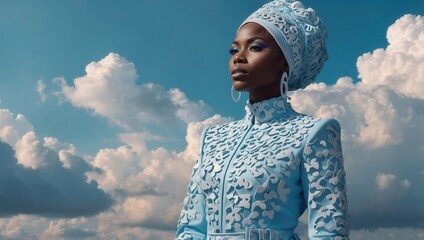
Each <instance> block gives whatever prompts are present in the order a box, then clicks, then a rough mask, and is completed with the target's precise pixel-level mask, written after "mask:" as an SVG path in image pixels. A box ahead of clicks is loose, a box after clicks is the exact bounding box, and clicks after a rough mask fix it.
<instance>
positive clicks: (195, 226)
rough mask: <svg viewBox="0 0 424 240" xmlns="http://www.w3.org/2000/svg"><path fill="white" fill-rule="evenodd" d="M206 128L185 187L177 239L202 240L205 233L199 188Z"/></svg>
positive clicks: (203, 209) (202, 203)
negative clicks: (197, 156) (185, 192)
mask: <svg viewBox="0 0 424 240" xmlns="http://www.w3.org/2000/svg"><path fill="white" fill-rule="evenodd" d="M206 131H207V129H205V130H204V131H203V133H202V137H201V139H200V140H201V141H200V151H199V158H198V159H197V161H196V164H195V165H194V167H193V171H192V174H191V180H190V183H189V185H188V188H187V196H186V197H185V199H184V206H183V209H182V210H181V214H180V219H179V220H178V229H177V234H176V239H178V240H183V239H184V240H204V239H206V234H207V223H206V213H205V207H206V206H205V198H204V195H203V193H202V191H201V190H200V168H201V165H202V157H203V151H202V150H203V143H204V141H203V140H204V137H205V135H206Z"/></svg>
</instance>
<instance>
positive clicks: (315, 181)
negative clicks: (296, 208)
mask: <svg viewBox="0 0 424 240" xmlns="http://www.w3.org/2000/svg"><path fill="white" fill-rule="evenodd" d="M314 129H315V131H312V133H311V135H310V137H309V139H308V140H307V142H306V144H305V146H304V150H303V164H302V167H301V179H302V185H303V192H304V197H305V202H306V203H307V208H308V234H309V238H310V239H326V240H327V239H328V240H330V239H337V240H346V239H349V229H348V225H347V218H348V212H347V200H346V181H345V175H346V173H345V170H344V167H343V155H342V147H341V140H340V125H339V123H338V122H337V121H336V120H334V119H323V120H321V121H319V122H318V123H317V125H316V128H314Z"/></svg>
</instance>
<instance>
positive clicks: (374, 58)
mask: <svg viewBox="0 0 424 240" xmlns="http://www.w3.org/2000/svg"><path fill="white" fill-rule="evenodd" d="M387 40H388V42H389V45H388V46H387V48H386V49H376V50H375V51H374V52H373V53H367V54H364V55H362V56H361V57H359V58H358V62H357V67H358V70H359V77H360V78H361V79H362V82H363V83H365V84H369V85H383V86H386V87H388V88H391V89H392V90H394V91H396V92H400V93H402V94H405V95H406V96H410V97H414V98H419V99H424V95H423V94H422V93H423V92H424V18H423V17H422V16H414V15H410V14H408V15H405V16H403V17H401V18H400V19H398V20H397V21H396V22H395V23H394V24H393V25H391V26H390V27H389V29H388V31H387Z"/></svg>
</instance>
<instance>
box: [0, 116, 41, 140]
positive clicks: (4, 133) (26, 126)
mask: <svg viewBox="0 0 424 240" xmlns="http://www.w3.org/2000/svg"><path fill="white" fill-rule="evenodd" d="M33 129H34V128H33V126H32V125H31V123H30V122H28V120H27V119H26V118H25V116H24V115H22V114H18V115H16V117H15V115H14V114H13V113H12V112H11V111H9V110H8V109H0V139H1V140H2V141H4V142H6V143H8V144H9V145H11V146H14V145H15V143H16V142H17V141H18V140H19V139H20V138H21V137H22V136H23V135H24V134H26V133H27V132H28V131H32V130H33Z"/></svg>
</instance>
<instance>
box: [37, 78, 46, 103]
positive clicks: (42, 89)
mask: <svg viewBox="0 0 424 240" xmlns="http://www.w3.org/2000/svg"><path fill="white" fill-rule="evenodd" d="M36 89H37V92H38V95H40V99H41V101H42V102H45V101H46V100H47V94H46V84H45V83H44V81H43V80H38V81H37V86H36Z"/></svg>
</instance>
